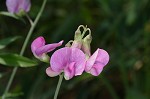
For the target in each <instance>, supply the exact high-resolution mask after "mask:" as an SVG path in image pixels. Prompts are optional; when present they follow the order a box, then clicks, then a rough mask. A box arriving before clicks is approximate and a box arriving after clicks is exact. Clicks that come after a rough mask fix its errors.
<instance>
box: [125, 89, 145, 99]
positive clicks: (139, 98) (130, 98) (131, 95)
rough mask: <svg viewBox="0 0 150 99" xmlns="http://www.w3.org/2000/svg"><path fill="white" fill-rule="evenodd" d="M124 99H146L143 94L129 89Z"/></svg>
mask: <svg viewBox="0 0 150 99" xmlns="http://www.w3.org/2000/svg"><path fill="white" fill-rule="evenodd" d="M126 99H148V98H147V97H146V96H144V94H142V93H141V92H140V91H138V90H136V89H130V90H128V91H127V97H126Z"/></svg>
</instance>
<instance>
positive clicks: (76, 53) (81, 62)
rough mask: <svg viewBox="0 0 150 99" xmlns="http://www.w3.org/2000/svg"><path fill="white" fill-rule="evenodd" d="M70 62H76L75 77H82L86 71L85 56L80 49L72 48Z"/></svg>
mask: <svg viewBox="0 0 150 99" xmlns="http://www.w3.org/2000/svg"><path fill="white" fill-rule="evenodd" d="M71 50H72V51H71V52H72V53H71V57H70V61H71V62H75V63H76V64H75V76H77V75H81V74H82V73H83V71H84V69H85V62H86V60H85V54H84V53H83V52H82V51H81V50H80V49H78V48H71Z"/></svg>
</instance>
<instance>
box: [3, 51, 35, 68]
mask: <svg viewBox="0 0 150 99" xmlns="http://www.w3.org/2000/svg"><path fill="white" fill-rule="evenodd" d="M0 64H3V65H6V66H13V67H14V66H17V67H32V66H36V65H37V62H36V61H33V60H31V59H29V58H26V57H23V56H20V55H17V54H9V53H5V54H0Z"/></svg>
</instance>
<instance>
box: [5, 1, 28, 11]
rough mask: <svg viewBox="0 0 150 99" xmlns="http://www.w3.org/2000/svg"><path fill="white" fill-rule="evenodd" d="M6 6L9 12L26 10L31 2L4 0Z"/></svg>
mask: <svg viewBox="0 0 150 99" xmlns="http://www.w3.org/2000/svg"><path fill="white" fill-rule="evenodd" d="M6 6H7V9H8V11H9V12H10V13H19V12H20V10H24V11H25V12H28V11H29V10H30V7H31V2H30V0H6Z"/></svg>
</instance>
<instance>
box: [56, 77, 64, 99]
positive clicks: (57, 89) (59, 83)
mask: <svg viewBox="0 0 150 99" xmlns="http://www.w3.org/2000/svg"><path fill="white" fill-rule="evenodd" d="M62 80H63V74H61V75H59V81H58V84H57V88H56V91H55V95H54V99H57V96H58V92H59V89H60V85H61V83H62Z"/></svg>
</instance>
